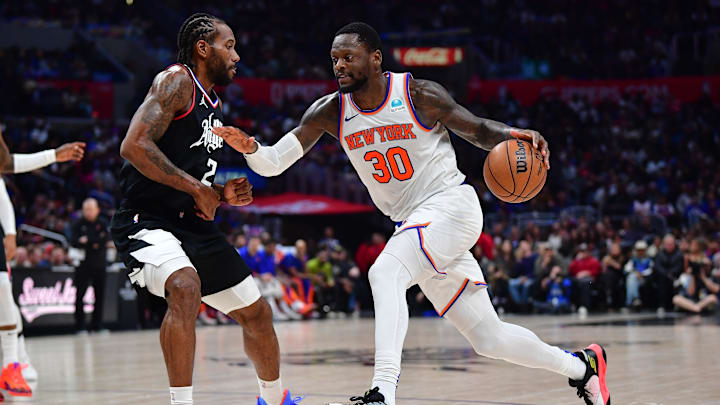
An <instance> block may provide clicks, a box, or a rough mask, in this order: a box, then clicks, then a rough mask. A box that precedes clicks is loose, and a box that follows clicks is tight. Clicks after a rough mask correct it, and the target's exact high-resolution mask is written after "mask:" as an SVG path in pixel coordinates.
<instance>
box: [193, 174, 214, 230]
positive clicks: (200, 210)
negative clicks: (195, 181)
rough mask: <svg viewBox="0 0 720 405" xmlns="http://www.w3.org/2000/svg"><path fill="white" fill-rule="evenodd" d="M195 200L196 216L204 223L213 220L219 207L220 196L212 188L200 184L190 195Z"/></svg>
mask: <svg viewBox="0 0 720 405" xmlns="http://www.w3.org/2000/svg"><path fill="white" fill-rule="evenodd" d="M192 197H193V199H194V200H195V209H196V210H197V212H196V214H197V216H199V217H200V218H202V219H204V220H206V221H212V220H214V219H215V210H216V209H217V207H218V205H220V195H219V194H218V193H217V192H216V191H215V190H214V189H213V188H212V187H208V186H206V185H204V184H202V183H200V185H199V186H198V187H197V188H196V190H195V192H194V193H193V195H192Z"/></svg>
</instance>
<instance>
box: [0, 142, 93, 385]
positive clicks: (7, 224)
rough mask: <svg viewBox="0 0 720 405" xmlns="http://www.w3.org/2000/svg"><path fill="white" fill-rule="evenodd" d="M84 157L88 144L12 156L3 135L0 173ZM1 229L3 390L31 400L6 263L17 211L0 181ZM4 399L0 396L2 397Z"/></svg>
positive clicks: (31, 375) (30, 372)
mask: <svg viewBox="0 0 720 405" xmlns="http://www.w3.org/2000/svg"><path fill="white" fill-rule="evenodd" d="M84 153H85V143H83V142H71V143H67V144H64V145H62V146H60V147H59V148H57V149H48V150H45V151H42V152H37V153H29V154H25V153H12V154H11V153H10V151H9V150H8V147H7V145H5V141H4V140H3V139H2V133H0V172H2V173H25V172H30V171H33V170H37V169H40V168H42V167H45V166H48V165H50V164H52V163H55V162H66V161H69V160H73V161H78V160H80V159H82V157H83V155H84ZM0 225H2V229H1V230H2V232H3V237H4V238H3V241H4V246H3V249H2V255H1V260H0V341H1V342H2V355H3V356H2V357H3V362H2V364H3V368H2V373H1V374H0V388H2V389H5V390H7V391H8V393H9V394H10V395H12V396H31V395H32V390H31V389H30V386H29V385H28V384H27V382H26V379H27V380H28V381H32V380H37V371H35V369H34V368H33V367H32V366H31V365H30V364H29V362H30V360H29V358H28V355H27V352H26V351H25V340H24V338H23V337H22V336H20V334H21V333H22V318H21V317H20V310H19V309H18V307H17V305H15V300H14V298H13V292H12V284H11V282H10V276H9V274H8V267H7V264H6V263H5V261H6V260H7V261H10V260H12V259H13V257H14V256H15V250H16V247H17V246H16V241H15V234H16V233H17V232H16V230H15V211H14V210H13V206H12V203H11V201H10V197H9V196H8V193H7V189H6V188H5V182H4V181H3V180H2V178H0ZM0 397H1V396H0Z"/></svg>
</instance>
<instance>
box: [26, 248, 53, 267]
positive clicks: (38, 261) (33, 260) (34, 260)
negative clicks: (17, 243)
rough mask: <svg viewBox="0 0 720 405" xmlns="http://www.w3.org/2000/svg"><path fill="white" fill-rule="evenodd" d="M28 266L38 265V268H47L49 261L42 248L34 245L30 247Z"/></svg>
mask: <svg viewBox="0 0 720 405" xmlns="http://www.w3.org/2000/svg"><path fill="white" fill-rule="evenodd" d="M30 266H31V267H39V268H49V267H50V262H49V261H48V260H47V258H45V255H44V254H43V249H42V248H41V247H39V246H36V247H34V248H33V249H32V251H31V253H30Z"/></svg>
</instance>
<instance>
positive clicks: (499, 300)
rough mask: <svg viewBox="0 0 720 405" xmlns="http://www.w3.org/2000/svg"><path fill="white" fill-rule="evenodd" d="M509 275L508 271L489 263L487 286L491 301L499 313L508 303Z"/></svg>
mask: <svg viewBox="0 0 720 405" xmlns="http://www.w3.org/2000/svg"><path fill="white" fill-rule="evenodd" d="M509 283H510V277H509V276H508V273H507V272H506V271H505V270H504V269H503V268H502V267H500V265H498V264H494V263H493V264H491V265H490V266H489V267H488V286H489V288H490V291H489V293H490V297H491V299H492V303H493V305H494V306H495V308H496V309H497V311H498V313H499V314H502V313H504V312H505V307H506V306H508V304H510V287H509Z"/></svg>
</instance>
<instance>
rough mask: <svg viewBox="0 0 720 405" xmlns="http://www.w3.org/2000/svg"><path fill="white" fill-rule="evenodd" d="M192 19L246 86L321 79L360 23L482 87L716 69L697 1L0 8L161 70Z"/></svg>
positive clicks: (58, 2) (706, 15) (99, 1)
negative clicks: (334, 43) (340, 36)
mask: <svg viewBox="0 0 720 405" xmlns="http://www.w3.org/2000/svg"><path fill="white" fill-rule="evenodd" d="M135 3H137V4H135ZM288 10H292V12H291V13H289V12H288ZM198 11H208V12H211V13H213V14H216V15H218V16H219V17H221V18H223V19H225V20H226V21H227V22H228V23H229V24H230V26H231V27H232V28H233V29H234V30H235V34H236V37H237V38H238V47H239V50H240V54H241V56H242V60H241V62H240V65H241V66H240V68H239V69H238V71H239V73H240V74H243V75H247V76H259V77H282V78H298V77H302V78H326V77H328V76H329V73H330V71H329V69H328V56H327V50H328V48H329V45H330V39H331V38H332V34H333V33H334V32H335V31H336V30H337V29H338V28H340V27H341V26H343V25H345V24H347V23H348V22H350V21H365V22H368V23H370V24H371V25H373V26H374V27H375V28H376V29H377V30H378V32H381V33H385V34H386V35H384V39H385V40H386V42H388V44H391V43H397V44H398V45H399V46H403V45H407V44H414V43H419V44H420V45H428V44H429V45H444V44H449V45H453V46H457V45H460V46H467V47H468V48H469V49H474V52H480V53H482V54H483V55H484V56H485V58H486V59H489V60H492V61H493V65H494V66H492V67H490V68H489V69H488V70H487V72H486V73H487V74H488V75H489V76H494V77H508V76H513V77H524V78H538V77H553V78H557V77H573V78H627V77H655V76H668V75H691V74H703V73H709V72H710V71H717V68H718V63H717V61H713V60H712V58H708V54H707V53H706V49H709V48H708V47H709V46H710V45H709V44H708V42H709V40H708V37H707V35H708V33H710V32H711V30H712V27H714V26H717V25H718V23H719V22H720V7H717V5H716V4H715V2H707V1H693V2H687V1H680V0H672V1H664V2H662V7H659V6H653V5H649V4H647V3H643V2H626V1H622V0H604V1H599V2H594V3H593V4H592V5H590V6H588V5H587V4H585V3H579V2H574V1H571V0H552V1H543V2H532V1H526V0H511V1H498V0H483V1H481V2H478V1H472V0H458V1H452V2H445V3H443V4H442V5H440V6H438V5H437V4H436V3H435V2H432V1H427V0H423V1H419V2H415V3H413V5H412V7H409V6H408V5H407V3H406V2H403V1H400V0H390V1H384V2H363V3H347V4H345V3H337V2H332V1H329V0H313V1H304V2H298V1H293V0H281V1H258V0H244V1H231V0H216V1H213V2H211V4H202V5H198V4H191V3H188V2H185V1H180V0H172V1H166V2H155V3H146V2H132V1H129V2H118V1H110V0H94V1H92V2H90V4H89V7H79V6H78V4H77V3H76V2H71V1H67V0H53V1H50V2H46V1H23V2H6V4H3V5H2V6H0V15H1V16H2V18H3V19H4V20H9V21H16V22H17V21H20V22H25V23H33V24H42V23H44V24H48V23H55V24H59V25H61V26H64V27H72V28H80V29H83V30H85V31H86V32H88V33H90V34H93V35H106V36H108V35H109V36H116V37H117V36H123V37H132V38H143V41H144V45H145V46H150V47H152V48H157V49H158V50H159V49H164V51H162V52H160V51H158V55H164V58H166V60H161V62H165V63H167V62H170V61H171V60H172V59H173V56H174V55H175V51H174V49H175V36H176V34H177V27H179V26H180V24H181V22H182V20H183V19H184V18H185V17H187V16H189V15H190V14H192V13H194V12H198ZM158 16H163V18H158ZM299 21H312V24H302V23H298V22H299ZM508 27H522V29H508ZM443 32H446V33H448V34H446V35H443V34H442V33H443ZM458 32H459V33H460V34H458ZM427 33H433V34H434V35H432V36H430V37H428V36H427V35H423V34H427ZM428 41H429V42H428ZM507 66H511V68H509V69H508V68H507Z"/></svg>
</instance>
